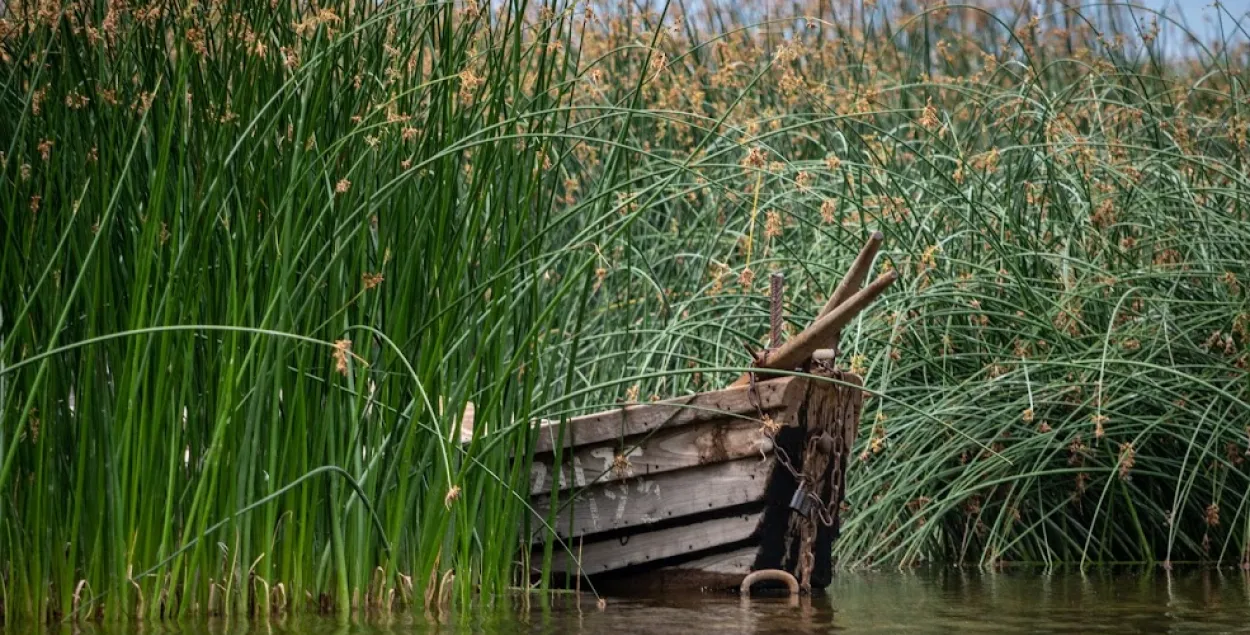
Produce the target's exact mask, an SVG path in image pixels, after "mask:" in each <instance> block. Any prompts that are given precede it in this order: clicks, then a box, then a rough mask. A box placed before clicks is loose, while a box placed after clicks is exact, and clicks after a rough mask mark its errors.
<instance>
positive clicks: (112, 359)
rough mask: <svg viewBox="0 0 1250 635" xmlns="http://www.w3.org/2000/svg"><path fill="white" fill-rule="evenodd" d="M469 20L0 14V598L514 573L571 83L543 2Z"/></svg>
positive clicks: (228, 595)
mask: <svg viewBox="0 0 1250 635" xmlns="http://www.w3.org/2000/svg"><path fill="white" fill-rule="evenodd" d="M497 9H498V10H496V8H491V9H490V10H487V9H485V8H482V9H479V8H478V7H476V6H474V5H470V6H469V7H454V6H452V5H451V3H446V2H433V3H378V4H365V5H359V4H355V3H345V2H331V3H325V4H321V5H318V6H311V5H305V4H303V3H280V2H274V3H254V2H214V3H205V4H201V3H189V4H175V3H154V4H151V5H148V6H132V5H129V4H127V3H121V2H77V3H67V4H64V5H61V4H57V3H20V2H19V3H8V4H7V5H6V8H5V13H4V16H3V17H4V22H3V23H0V24H2V25H3V29H2V31H0V47H2V48H0V54H2V55H3V68H4V72H3V80H2V81H3V86H4V90H3V94H2V95H0V102H2V103H3V113H4V114H3V116H2V117H0V120H2V123H0V131H2V134H0V139H3V143H4V145H5V146H7V147H5V148H3V151H4V156H3V160H2V161H0V163H2V164H3V170H4V172H3V182H4V184H5V185H4V188H3V193H0V210H2V212H0V213H2V214H3V219H4V221H3V230H2V231H0V235H2V238H0V240H2V241H3V256H2V257H0V281H3V282H2V283H0V285H2V286H3V288H4V289H5V291H4V293H3V297H0V320H2V321H3V328H2V329H0V337H2V340H0V360H3V361H0V365H2V366H0V417H2V418H3V420H2V421H0V423H2V425H0V457H2V458H0V460H2V461H3V463H0V491H3V492H4V494H3V496H2V497H0V499H2V501H3V503H2V504H0V527H2V528H3V529H2V530H0V554H3V555H2V556H0V576H2V579H3V581H4V584H3V590H2V593H0V606H2V607H3V611H4V613H5V615H6V616H7V617H12V618H36V619H39V618H61V617H83V616H91V615H103V616H107V617H111V618H116V617H122V616H137V617H158V616H165V617H169V616H178V615H189V614H221V615H227V616H231V615H233V616H243V615H248V614H263V613H266V612H269V611H280V610H303V609H307V608H314V609H315V608H320V609H329V610H335V611H337V612H339V613H340V614H346V613H347V612H348V611H349V610H351V609H352V608H354V607H385V608H389V607H391V606H393V605H397V604H400V603H407V602H412V603H415V604H418V605H420V604H422V603H425V604H426V605H429V604H431V602H433V603H438V602H439V600H440V598H442V599H444V600H445V598H447V597H448V596H449V595H454V596H456V597H468V596H469V595H471V592H472V591H475V590H481V591H483V592H492V593H493V592H499V591H502V590H503V589H505V588H506V587H508V586H510V585H512V584H514V583H516V582H518V581H521V580H525V581H527V580H528V575H520V573H519V572H518V569H517V567H516V565H515V560H516V555H517V553H518V552H519V551H520V547H521V545H522V542H523V540H524V538H523V537H522V535H521V529H522V525H523V520H524V516H525V514H526V513H527V510H526V509H525V507H524V494H525V491H524V487H525V485H524V484H525V481H526V478H527V477H528V465H527V464H526V461H525V458H526V452H525V448H526V447H528V444H529V442H530V440H529V427H528V426H527V425H523V423H524V422H528V421H530V420H532V419H534V418H535V417H536V415H535V409H536V408H537V407H538V405H540V404H542V403H544V402H545V401H546V400H549V399H552V398H554V396H555V395H559V394H560V393H561V391H562V390H564V387H563V386H562V385H561V384H560V383H559V381H558V378H559V377H561V376H562V374H561V371H560V367H559V364H555V363H548V362H547V361H546V356H545V355H544V354H543V348H544V346H543V345H544V340H545V339H546V338H547V337H548V336H547V332H548V331H549V330H550V328H552V326H553V325H558V324H559V321H560V320H562V319H564V317H565V316H564V315H563V314H562V313H559V312H556V311H553V310H552V308H551V306H550V298H551V296H552V295H553V294H554V293H555V289H556V287H557V285H556V283H555V282H554V281H553V277H552V276H553V272H555V271H557V269H558V268H559V267H561V266H562V265H563V263H564V262H565V261H566V260H569V259H573V260H577V261H580V260H581V259H583V258H582V257H581V256H580V255H579V254H578V252H577V251H576V249H569V248H568V247H567V246H566V243H564V242H561V241H562V240H563V238H564V237H563V236H562V235H561V234H559V233H556V232H554V231H553V230H552V222H553V208H552V205H551V197H552V193H553V191H554V189H555V185H556V184H557V182H556V180H555V178H554V176H553V174H552V173H551V171H550V164H551V162H552V161H554V160H556V159H557V158H558V157H559V156H560V155H561V153H562V152H565V149H564V148H565V146H566V145H567V144H568V141H567V140H564V139H562V138H561V136H560V133H561V131H562V129H563V128H564V127H565V126H566V125H567V122H566V121H565V119H566V116H564V115H561V111H562V109H565V108H566V107H567V103H568V102H569V101H570V98H571V95H572V93H573V91H575V90H576V89H577V87H578V85H577V84H576V83H573V82H568V81H564V78H565V77H566V75H568V74H569V68H570V66H571V65H574V64H575V61H574V60H573V59H572V57H571V56H572V55H573V53H572V47H569V46H567V45H566V44H567V43H568V42H569V41H570V37H571V36H572V32H573V29H574V22H573V21H572V20H571V18H570V16H569V15H568V13H567V11H565V9H564V8H563V7H561V6H557V5H554V4H552V5H550V6H541V5H536V6H529V5H527V4H526V3H523V2H518V3H512V4H509V5H507V6H501V7H498V8H497ZM571 281H572V276H571V275H570V276H569V277H568V278H567V279H565V280H564V283H565V284H569V283H571ZM467 404H472V406H473V408H474V411H475V420H476V425H475V427H474V436H473V440H472V441H470V442H468V443H467V444H462V443H461V428H460V423H461V418H462V413H464V412H465V410H466V405H467Z"/></svg>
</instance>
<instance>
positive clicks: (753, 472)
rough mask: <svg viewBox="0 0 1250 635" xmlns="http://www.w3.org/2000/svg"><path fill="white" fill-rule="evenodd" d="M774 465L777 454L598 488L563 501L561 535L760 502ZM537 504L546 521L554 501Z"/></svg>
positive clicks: (559, 522)
mask: <svg viewBox="0 0 1250 635" xmlns="http://www.w3.org/2000/svg"><path fill="white" fill-rule="evenodd" d="M774 462H775V461H774V459H773V457H771V456H770V457H768V458H767V459H765V460H760V459H759V458H746V459H739V460H737V461H728V462H724V463H716V464H713V465H705V466H702V467H698V468H690V469H686V470H678V471H674V472H664V473H662V474H659V475H656V476H640V477H635V478H632V479H629V480H625V481H618V482H614V483H605V484H601V485H594V486H591V487H590V488H588V489H587V490H586V491H584V492H581V493H579V494H577V496H576V497H575V498H574V499H573V501H572V503H568V502H567V501H566V500H562V501H561V502H560V504H561V505H562V506H563V509H561V510H560V511H559V512H558V513H557V515H556V522H555V529H556V533H557V535H559V536H560V537H561V538H569V537H571V536H586V535H589V534H594V533H598V532H603V531H612V530H616V529H625V528H628V527H637V526H640V525H647V524H650V523H653V522H656V521H658V520H667V519H670V518H681V517H683V516H689V515H691V514H697V513H701V512H707V511H711V510H715V509H723V508H726V507H733V506H735V505H742V504H744V503H752V502H756V501H759V500H762V499H763V497H764V488H765V485H766V483H767V481H768V476H769V474H771V473H772V469H773V464H774ZM533 505H534V509H535V511H536V512H537V513H538V514H539V515H540V516H541V517H543V518H546V517H547V514H548V513H549V512H550V510H551V497H550V496H549V495H543V496H537V497H535V498H534V499H533Z"/></svg>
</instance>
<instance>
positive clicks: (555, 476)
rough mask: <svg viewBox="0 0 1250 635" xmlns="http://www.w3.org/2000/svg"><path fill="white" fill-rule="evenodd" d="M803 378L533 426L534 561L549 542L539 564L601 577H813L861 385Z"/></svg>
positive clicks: (822, 375) (805, 583)
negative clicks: (546, 560)
mask: <svg viewBox="0 0 1250 635" xmlns="http://www.w3.org/2000/svg"><path fill="white" fill-rule="evenodd" d="M812 375H813V376H786V377H779V378H774V379H769V380H767V381H760V382H757V383H749V384H747V385H744V386H737V387H733V388H729V389H726V390H721V391H715V392H707V393H700V394H697V395H691V396H688V397H682V398H678V399H671V400H667V401H663V402H656V403H652V404H635V405H628V406H623V407H621V408H616V409H613V410H609V411H604V412H601V413H595V414H592V415H587V416H583V417H578V418H575V419H570V420H569V421H568V422H567V423H566V424H565V425H563V426H557V425H549V426H545V427H544V428H543V429H541V430H540V431H539V433H538V434H539V437H538V439H537V441H536V446H535V450H536V452H535V460H534V464H533V469H532V472H531V504H532V506H533V507H534V509H535V511H536V513H535V517H534V519H533V520H532V521H531V523H530V529H531V531H532V535H533V537H534V540H533V542H532V544H533V545H534V548H533V551H532V553H531V557H532V560H533V561H534V562H535V566H537V565H538V563H540V562H541V558H542V557H543V554H544V551H545V549H546V545H547V544H550V545H551V553H552V562H551V571H552V572H553V573H555V574H556V575H558V576H563V577H569V578H572V577H587V578H591V579H593V580H594V582H595V584H596V585H597V586H601V587H602V586H618V585H624V586H626V587H628V588H631V589H643V588H645V589H650V590H654V589H665V588H680V589H687V590H688V589H692V588H703V589H722V588H736V587H737V586H738V584H739V583H741V582H742V580H743V578H745V577H746V576H747V575H748V574H749V573H751V572H753V571H761V570H780V571H783V572H786V573H788V574H790V575H792V576H794V578H795V579H796V580H797V581H799V582H800V583H801V585H802V588H804V589H805V590H810V589H817V588H823V587H825V586H827V585H828V584H829V582H830V578H831V576H832V562H831V551H832V549H831V548H832V544H833V541H834V540H835V539H836V538H837V534H838V529H839V518H838V517H839V511H840V506H841V504H842V502H843V497H844V493H845V472H846V467H847V466H848V465H849V461H850V447H851V444H852V443H853V441H854V439H855V434H856V431H857V430H858V426H859V418H860V410H861V404H862V395H863V391H862V387H861V381H860V379H859V377H857V376H855V375H853V374H850V373H845V372H840V371H835V370H817V371H813V373H812ZM796 492H799V494H798V495H796Z"/></svg>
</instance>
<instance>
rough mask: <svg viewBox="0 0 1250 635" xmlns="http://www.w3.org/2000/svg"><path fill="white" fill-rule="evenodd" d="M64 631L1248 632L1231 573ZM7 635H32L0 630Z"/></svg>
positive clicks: (878, 582) (1026, 576)
mask: <svg viewBox="0 0 1250 635" xmlns="http://www.w3.org/2000/svg"><path fill="white" fill-rule="evenodd" d="M53 630H54V632H55V631H60V632H64V633H94V634H98V635H120V634H121V633H151V634H161V633H171V634H172V633H179V634H185V635H218V634H231V635H234V634H239V635H243V634H245V633H266V634H268V633H290V634H292V635H352V634H362V635H366V634H367V635H383V634H397V635H398V634H407V633H434V632H441V633H447V632H473V633H484V634H487V635H496V634H498V635H503V634H505V633H576V632H581V633H607V634H613V635H624V634H627V633H656V634H671V635H695V634H697V633H1250V574H1247V573H1243V572H1242V571H1239V570H1222V571H1190V572H1178V573H1172V574H1167V573H1164V572H1161V571H1151V572H1149V573H1144V574H1143V573H1128V572H1118V573H1099V572H1093V573H1087V574H1086V575H1084V576H1082V575H1079V574H1075V573H1062V574H1050V575H1043V574H1039V573H1035V572H1034V573H1023V572H1008V573H994V574H987V573H977V572H968V571H959V570H954V569H942V570H929V571H923V572H915V573H898V572H877V573H846V572H842V573H839V574H838V576H837V578H836V579H835V581H834V583H833V585H832V586H830V588H829V589H828V591H827V592H826V593H825V594H823V595H819V596H816V597H813V598H804V599H802V600H801V601H799V602H798V603H797V605H795V603H793V602H791V601H790V600H787V599H776V598H765V599H758V598H757V599H753V600H749V601H742V600H740V599H739V598H737V597H734V596H716V595H700V594H688V595H678V594H670V595H666V596H665V597H620V596H616V597H609V598H607V603H606V606H605V607H604V609H603V610H599V609H598V607H597V605H596V602H595V600H594V598H593V596H591V597H586V596H583V597H582V598H581V599H580V600H579V599H578V598H577V597H576V596H572V595H568V596H562V597H557V598H555V599H553V600H551V601H550V602H548V603H540V602H538V601H537V599H534V600H532V601H531V602H529V606H528V607H525V606H524V602H522V601H520V600H519V599H517V598H510V599H509V600H508V601H506V602H497V603H496V605H495V606H494V607H491V606H487V605H486V604H485V603H483V605H482V606H480V607H478V608H476V609H475V610H473V611H472V612H471V613H470V614H469V615H466V616H462V617H453V618H450V619H447V620H446V621H444V622H443V623H439V622H438V620H437V619H436V618H435V617H427V616H425V615H423V614H419V613H418V614H416V615H413V614H405V615H395V616H390V617H373V618H367V619H361V620H357V621H354V622H352V623H349V624H338V623H336V621H335V620H333V619H330V618H321V617H299V618H293V619H281V620H273V621H271V622H269V623H266V624H251V625H247V624H238V623H235V624H226V623H222V622H220V621H216V622H213V621H210V622H205V621H197V622H194V623H190V624H182V625H174V624H169V625H157V624H145V625H144V624H139V625H129V626H126V627H117V626H106V625H92V624H87V625H82V626H80V627H76V628H68V627H63V628H60V629H53ZM0 632H3V633H4V634H5V635H9V634H10V633H15V632H20V633H21V634H22V635H27V633H29V632H33V631H15V630H14V629H9V630H0Z"/></svg>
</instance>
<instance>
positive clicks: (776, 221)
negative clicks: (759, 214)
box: [764, 209, 782, 238]
mask: <svg viewBox="0 0 1250 635" xmlns="http://www.w3.org/2000/svg"><path fill="white" fill-rule="evenodd" d="M781 227H782V222H781V214H780V213H778V212H777V211H776V210H771V209H770V210H768V212H766V213H765V214H764V237H765V238H779V237H780V236H781Z"/></svg>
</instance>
